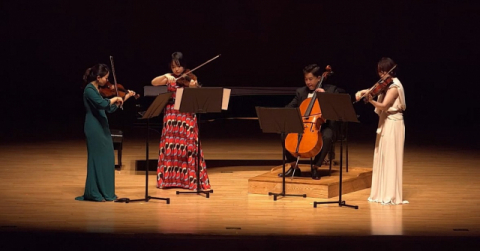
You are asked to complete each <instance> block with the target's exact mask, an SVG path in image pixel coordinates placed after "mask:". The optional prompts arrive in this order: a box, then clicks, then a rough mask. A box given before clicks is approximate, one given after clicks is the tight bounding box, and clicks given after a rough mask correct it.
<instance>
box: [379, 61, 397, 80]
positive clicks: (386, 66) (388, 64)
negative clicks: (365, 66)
mask: <svg viewBox="0 0 480 251" xmlns="http://www.w3.org/2000/svg"><path fill="white" fill-rule="evenodd" d="M393 66H395V62H393V60H392V59H391V58H387V57H383V58H382V59H380V61H378V66H377V70H378V71H379V72H381V71H384V72H388V71H389V70H390V69H392V67H393ZM397 69H398V66H397V67H395V69H393V71H391V72H390V76H392V77H396V76H397Z"/></svg>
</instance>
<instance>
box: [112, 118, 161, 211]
mask: <svg viewBox="0 0 480 251" xmlns="http://www.w3.org/2000/svg"><path fill="white" fill-rule="evenodd" d="M149 121H150V118H147V139H146V142H145V145H146V147H145V149H146V150H145V198H143V199H133V200H131V199H129V198H119V199H117V200H115V202H125V203H130V202H139V201H144V202H148V201H149V200H151V199H155V200H164V201H166V202H167V204H170V198H160V197H152V196H149V195H148V166H149V165H148V163H149V162H148V150H149V149H148V146H149V141H148V139H149V136H150V134H149V131H150V123H149Z"/></svg>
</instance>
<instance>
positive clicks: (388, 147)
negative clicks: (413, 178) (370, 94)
mask: <svg viewBox="0 0 480 251" xmlns="http://www.w3.org/2000/svg"><path fill="white" fill-rule="evenodd" d="M389 88H397V89H398V94H399V95H398V97H397V99H396V100H395V102H394V104H393V105H392V106H391V107H389V108H388V109H387V110H379V109H375V113H377V114H378V116H379V121H378V128H377V139H376V142H375V152H374V155H373V173H372V187H371V192H370V197H369V198H368V200H369V201H370V202H378V203H382V204H393V205H396V204H402V203H404V204H405V203H408V201H403V197H402V182H403V177H402V176H403V150H404V143H405V124H404V122H403V111H405V109H406V103H405V91H404V89H403V86H402V83H401V82H400V80H398V78H393V83H392V84H391V85H390V87H389ZM383 99H384V95H383V94H381V95H379V96H378V102H382V101H383Z"/></svg>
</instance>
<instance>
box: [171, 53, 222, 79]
mask: <svg viewBox="0 0 480 251" xmlns="http://www.w3.org/2000/svg"><path fill="white" fill-rule="evenodd" d="M221 55H222V54H218V55H216V56H215V57H213V58H211V59H209V60H207V61H205V63H203V64H201V65H199V66H197V67H195V68H193V69H192V70H190V71H189V72H188V73H192V72H193V71H195V70H197V69H198V68H200V67H202V66H204V65H206V64H208V63H210V62H212V61H213V60H215V59H217V58H218V57H220V56H221ZM186 75H187V74H185V73H184V74H183V75H182V76H180V77H178V78H176V79H175V81H177V80H178V79H180V78H183V77H185V76H186Z"/></svg>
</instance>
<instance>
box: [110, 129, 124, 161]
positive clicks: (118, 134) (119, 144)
mask: <svg viewBox="0 0 480 251" xmlns="http://www.w3.org/2000/svg"><path fill="white" fill-rule="evenodd" d="M110 134H111V135H112V141H113V150H117V151H118V153H117V158H118V165H115V168H117V167H118V168H121V167H122V148H123V132H122V131H120V130H115V129H112V130H110Z"/></svg>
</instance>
